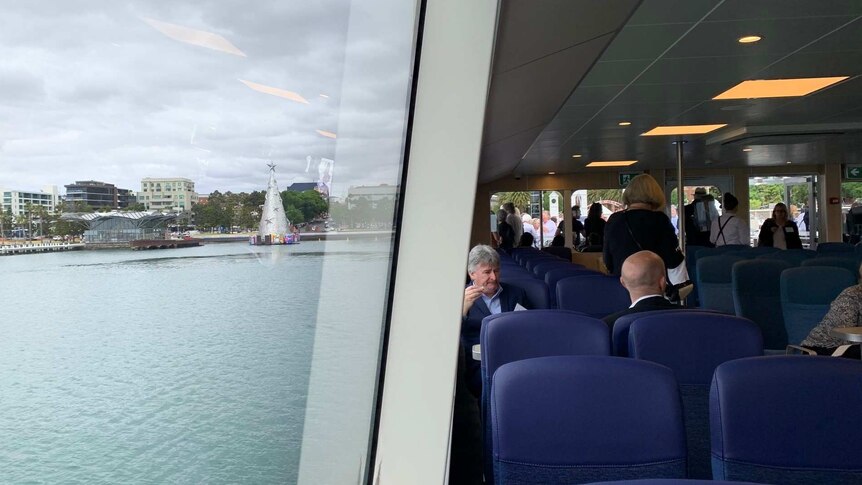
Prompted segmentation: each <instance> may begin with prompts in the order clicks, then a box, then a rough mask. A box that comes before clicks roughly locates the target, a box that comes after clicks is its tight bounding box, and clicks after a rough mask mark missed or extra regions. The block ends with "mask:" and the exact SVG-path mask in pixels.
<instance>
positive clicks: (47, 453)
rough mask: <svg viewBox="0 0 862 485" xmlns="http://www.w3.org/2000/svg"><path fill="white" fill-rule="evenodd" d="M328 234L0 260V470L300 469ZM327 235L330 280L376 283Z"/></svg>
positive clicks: (255, 477)
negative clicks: (254, 243)
mask: <svg viewBox="0 0 862 485" xmlns="http://www.w3.org/2000/svg"><path fill="white" fill-rule="evenodd" d="M323 244H324V243H318V242H306V243H302V244H301V245H299V246H284V247H257V248H252V247H249V246H247V245H246V244H212V245H207V246H202V247H199V248H188V249H177V250H162V251H148V252H147V251H144V252H133V251H76V252H68V253H53V254H36V255H21V256H11V257H2V258H0V483H177V482H181V483H293V482H295V481H296V476H297V467H298V463H299V454H300V443H301V438H302V432H303V419H304V416H305V402H306V395H307V392H308V381H309V371H310V369H309V367H310V362H311V352H312V345H313V343H314V342H313V340H314V338H315V337H314V335H315V325H316V323H315V322H316V320H317V318H316V315H317V312H318V299H319V298H318V296H319V291H320V288H319V287H320V271H321V267H322V262H323V255H322V252H321V251H322V249H323ZM328 244H329V245H328V246H326V248H327V251H328V252H327V256H326V258H327V265H331V264H337V265H338V269H339V272H343V275H344V278H341V279H335V280H334V282H333V283H331V284H330V283H327V284H328V285H331V287H330V288H327V289H326V291H327V293H328V294H330V295H339V294H341V295H345V298H350V299H351V300H352V301H361V300H362V299H363V298H364V297H365V296H367V294H366V293H364V292H367V291H371V292H372V293H371V294H372V295H373V291H375V290H374V288H377V287H379V286H380V285H384V284H385V275H382V274H379V273H380V272H379V271H378V269H379V268H380V267H384V266H385V262H386V261H388V258H389V245H388V242H379V243H377V242H362V241H359V242H340V243H333V242H330V243H328ZM370 270H373V271H370ZM342 285H343V286H342ZM372 313H373V312H372ZM371 320H373V317H372V318H371ZM349 321H350V320H345V322H346V323H339V325H341V326H342V327H343V328H340V329H339V332H340V334H341V335H342V337H343V338H345V339H350V338H351V328H349V325H350V324H349ZM372 323H375V324H376V323H377V322H372ZM365 325H366V329H365V330H363V331H368V329H369V328H370V329H371V332H372V339H375V338H378V337H376V336H374V335H373V331H374V330H373V329H374V328H375V326H374V325H368V322H365ZM346 365H347V366H349V365H350V363H349V362H347V363H346ZM365 365H366V367H367V363H366V364H365ZM354 468H355V467H354Z"/></svg>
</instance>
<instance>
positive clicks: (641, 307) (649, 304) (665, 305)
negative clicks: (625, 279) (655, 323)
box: [602, 296, 680, 329]
mask: <svg viewBox="0 0 862 485" xmlns="http://www.w3.org/2000/svg"><path fill="white" fill-rule="evenodd" d="M674 308H680V307H679V306H677V305H674V304H673V303H671V302H669V301H667V299H666V298H665V297H663V296H651V297H649V298H644V299H643V300H641V301H639V302H637V304H636V305H635V306H633V307H631V308H626V309H625V310H620V311H618V312H616V313H612V314H610V315H608V316H606V317H605V318H603V319H602V320H604V321H605V323H607V324H608V327H610V328H611V329H613V328H614V322H616V321H617V318H620V317H621V316H623V315H628V314H630V313H640V312H649V311H653V310H670V309H674Z"/></svg>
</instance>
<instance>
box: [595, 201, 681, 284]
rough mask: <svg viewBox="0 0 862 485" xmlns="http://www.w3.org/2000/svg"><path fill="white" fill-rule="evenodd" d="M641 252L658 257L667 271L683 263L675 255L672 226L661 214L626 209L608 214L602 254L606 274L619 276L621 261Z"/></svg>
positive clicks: (676, 249) (675, 243)
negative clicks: (650, 253)
mask: <svg viewBox="0 0 862 485" xmlns="http://www.w3.org/2000/svg"><path fill="white" fill-rule="evenodd" d="M626 223H628V224H626ZM641 250H649V251H652V252H654V253H656V254H658V255H659V257H661V259H662V261H664V265H665V266H666V267H667V268H668V269H669V268H676V267H677V266H679V264H680V263H682V262H683V260H684V259H685V258H684V257H683V255H682V253H681V252H680V251H679V240H678V239H677V237H676V233H675V232H674V230H673V225H672V224H671V223H670V219H669V218H668V217H667V214H665V213H664V212H658V211H652V210H647V209H627V210H624V211H620V212H615V213H614V214H612V215H611V217H610V218H609V219H608V223H607V225H606V226H605V243H604V251H603V252H604V260H605V266H606V267H607V268H608V271H609V272H610V273H611V274H614V275H618V276H619V274H620V273H621V272H622V268H623V261H625V260H626V258H628V257H629V256H631V255H632V254H634V253H636V252H638V251H641Z"/></svg>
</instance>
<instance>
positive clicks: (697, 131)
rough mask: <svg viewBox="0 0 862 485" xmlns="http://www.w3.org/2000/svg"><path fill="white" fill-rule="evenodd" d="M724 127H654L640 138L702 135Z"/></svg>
mask: <svg viewBox="0 0 862 485" xmlns="http://www.w3.org/2000/svg"><path fill="white" fill-rule="evenodd" d="M725 126H727V124H726V123H724V124H717V125H678V126H656V127H655V128H653V129H651V130H650V131H648V132H646V133H642V134H641V136H668V135H703V134H704V133H709V132H711V131H715V130H717V129H719V128H722V127H725Z"/></svg>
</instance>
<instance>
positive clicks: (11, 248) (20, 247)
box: [0, 242, 84, 256]
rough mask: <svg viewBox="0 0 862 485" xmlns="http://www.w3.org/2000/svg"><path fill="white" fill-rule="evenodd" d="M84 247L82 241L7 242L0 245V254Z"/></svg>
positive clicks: (71, 249) (43, 251)
mask: <svg viewBox="0 0 862 485" xmlns="http://www.w3.org/2000/svg"><path fill="white" fill-rule="evenodd" d="M76 249H84V243H64V242H57V243H48V244H7V245H4V246H0V256H6V255H13V254H31V253H47V252H53V251H74V250H76Z"/></svg>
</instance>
